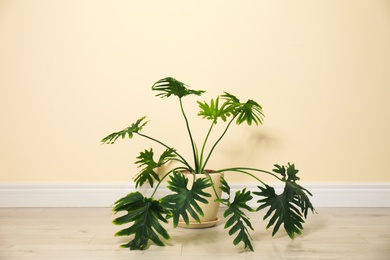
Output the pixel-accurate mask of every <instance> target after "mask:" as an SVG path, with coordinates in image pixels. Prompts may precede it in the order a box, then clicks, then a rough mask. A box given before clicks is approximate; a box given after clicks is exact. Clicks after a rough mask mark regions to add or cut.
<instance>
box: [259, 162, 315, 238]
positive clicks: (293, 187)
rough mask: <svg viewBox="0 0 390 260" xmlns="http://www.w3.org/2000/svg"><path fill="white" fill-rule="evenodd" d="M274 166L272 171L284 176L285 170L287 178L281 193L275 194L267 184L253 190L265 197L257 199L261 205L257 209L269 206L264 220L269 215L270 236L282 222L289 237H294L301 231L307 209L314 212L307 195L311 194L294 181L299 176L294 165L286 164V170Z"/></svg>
mask: <svg viewBox="0 0 390 260" xmlns="http://www.w3.org/2000/svg"><path fill="white" fill-rule="evenodd" d="M275 166H276V169H275V170H274V172H277V173H280V174H281V175H282V176H283V177H285V176H286V171H287V176H288V178H287V180H285V187H284V190H283V193H282V194H280V195H278V194H276V192H275V189H274V188H273V187H271V186H268V185H265V187H260V186H259V187H258V188H259V189H260V192H254V194H255V195H258V196H262V197H265V198H264V199H261V200H259V201H258V203H260V204H261V205H260V206H259V207H258V208H257V210H261V209H264V208H267V207H269V209H268V211H267V213H266V214H265V216H264V220H265V219H267V218H268V217H271V218H270V220H269V223H268V225H267V228H269V227H271V226H273V225H274V228H273V231H272V236H274V235H275V234H276V232H278V230H279V228H280V226H281V225H282V224H283V226H284V229H285V230H286V232H287V234H288V235H289V237H290V238H294V236H295V234H298V235H299V234H301V233H302V232H301V230H303V225H302V224H303V223H304V222H305V221H304V218H306V217H307V213H308V211H309V209H310V210H311V211H312V212H314V207H313V205H312V204H311V202H310V199H309V197H308V195H310V196H311V193H310V192H309V191H308V190H306V189H305V188H303V187H302V186H300V185H298V184H297V183H296V182H295V181H296V180H297V179H299V178H298V177H297V176H296V174H297V173H298V170H296V169H295V167H294V165H290V164H288V165H287V170H286V167H284V166H283V167H282V166H279V165H275Z"/></svg>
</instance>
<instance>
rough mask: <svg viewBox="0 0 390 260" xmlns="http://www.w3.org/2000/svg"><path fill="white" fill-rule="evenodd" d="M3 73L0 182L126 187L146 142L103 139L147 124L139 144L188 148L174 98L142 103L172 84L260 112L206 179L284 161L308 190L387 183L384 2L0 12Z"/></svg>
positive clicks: (119, 4)
mask: <svg viewBox="0 0 390 260" xmlns="http://www.w3.org/2000/svg"><path fill="white" fill-rule="evenodd" d="M0 75H1V76H0V124H1V127H0V138H1V143H0V182H1V183H9V182H16V183H36V182H64V183H67V182H80V183H90V182H93V183H96V182H105V183H112V182H128V181H131V177H132V175H133V174H134V173H135V172H136V171H137V169H136V168H135V166H134V165H133V164H132V163H133V162H134V160H135V156H136V155H138V152H139V151H140V150H141V149H144V148H149V147H150V145H151V143H149V142H145V141H144V140H142V139H139V138H137V139H134V140H132V141H128V140H126V141H123V142H119V143H118V144H115V145H113V146H101V145H100V143H99V141H100V139H101V138H102V137H104V136H105V135H106V134H109V133H111V132H113V131H116V130H120V129H122V128H124V127H126V126H128V125H129V124H130V123H132V122H134V121H135V120H136V119H137V118H139V117H141V116H143V115H149V118H150V120H151V122H150V123H149V125H148V126H147V127H146V128H145V133H151V134H155V136H156V137H162V139H163V140H165V141H166V142H167V143H170V144H172V145H173V146H175V147H176V148H178V149H181V147H188V140H187V137H186V135H185V134H184V133H181V132H180V131H181V130H182V127H183V126H184V125H183V124H182V120H181V118H180V120H179V121H178V122H175V121H170V120H171V117H168V116H167V117H165V114H166V113H168V112H172V113H173V114H174V115H175V116H176V115H178V110H177V102H176V100H173V101H171V100H169V99H158V98H155V97H154V94H153V93H152V92H151V91H150V86H151V85H152V84H153V83H154V82H155V81H156V80H158V79H160V78H162V77H166V76H173V77H176V78H177V79H179V80H181V81H184V82H186V83H188V84H190V85H191V86H192V87H193V88H196V89H205V90H207V91H208V93H206V95H205V96H204V97H203V99H207V100H208V99H209V98H211V97H213V96H214V95H215V94H218V93H221V92H222V91H228V92H232V93H233V94H236V95H237V96H239V97H241V98H242V99H243V100H244V99H247V98H253V99H255V100H258V101H259V102H260V103H261V104H262V106H263V108H264V112H265V114H266V120H265V124H264V126H262V127H258V128H255V127H254V128H247V127H243V128H235V129H234V130H233V131H231V132H230V133H229V134H228V136H227V137H226V139H225V142H224V143H222V145H221V146H220V147H219V149H218V152H219V154H218V155H217V156H216V157H215V158H214V160H213V161H212V163H211V165H210V167H226V166H234V165H236V166H237V165H243V166H255V167H262V168H264V169H271V168H272V165H273V164H274V163H287V162H289V161H291V162H295V163H296V166H297V168H299V169H300V170H301V172H300V174H301V178H302V181H304V182H335V183H337V182H390V174H389V170H388V162H389V159H390V148H389V147H390V138H389V133H390V101H389V100H390V1H387V0H383V1H379V0H365V1H358V0H342V1H339V0H331V1H312V0H304V1H260V0H253V1H226V0H223V1H222V0H220V1H210V0H207V1H206V0H205V1H181V0H175V1H167V0H166V1H130V0H129V1H95V0H94V1H92V0H90V1H76V0H74V1H65V0H64V1H55V0H35V1H27V0H16V1H15V0H8V1H7V0H0ZM185 101H187V100H185ZM188 101H194V99H189V100H188ZM187 109H188V113H189V114H191V115H194V114H195V113H196V111H197V110H196V107H195V106H192V107H191V106H190V103H187ZM165 111H167V112H165ZM194 119H195V118H193V117H192V120H194ZM192 122H193V123H192V126H193V127H194V129H195V130H194V132H195V133H196V135H197V136H201V134H202V133H204V131H205V130H204V129H203V128H201V127H200V125H198V124H197V123H196V121H192ZM231 144H232V145H231ZM145 145H146V146H145ZM239 145H244V147H242V146H239ZM184 153H185V154H186V153H187V152H184ZM229 178H231V180H233V181H237V182H240V181H248V180H247V179H245V178H240V177H232V176H230V177H229Z"/></svg>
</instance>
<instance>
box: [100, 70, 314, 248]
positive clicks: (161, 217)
mask: <svg viewBox="0 0 390 260" xmlns="http://www.w3.org/2000/svg"><path fill="white" fill-rule="evenodd" d="M152 90H153V91H156V92H157V95H156V96H159V97H162V98H164V97H170V96H175V97H177V98H178V101H179V106H180V111H181V114H182V116H183V118H184V122H185V125H186V131H187V132H188V135H189V140H190V144H191V150H192V156H193V158H192V164H191V163H190V162H189V161H188V160H187V159H185V158H184V157H183V156H182V155H181V154H180V153H179V152H178V151H177V150H176V149H175V148H173V147H172V146H170V145H167V144H165V143H163V142H162V141H160V140H158V139H156V138H154V137H152V136H150V135H147V134H144V133H143V131H142V130H143V128H144V126H145V125H146V124H147V122H148V121H146V116H143V117H141V118H139V119H138V120H136V122H135V123H133V124H131V125H130V126H129V127H127V128H125V129H123V130H121V131H119V132H114V133H112V134H110V135H108V136H106V137H104V138H103V139H102V140H101V142H102V143H103V144H113V143H115V141H116V140H117V139H118V138H122V139H123V138H126V137H128V138H130V139H131V138H133V137H134V136H140V137H143V138H146V139H149V140H151V141H153V142H155V143H157V144H159V145H160V146H162V147H163V148H164V149H165V150H164V151H163V153H162V154H161V155H160V156H159V157H158V159H157V160H156V159H155V154H154V151H153V149H152V148H150V149H149V150H144V151H142V152H140V154H139V156H138V157H137V161H136V162H135V163H136V164H137V165H138V167H139V168H141V170H140V171H139V172H138V173H137V174H136V176H135V185H136V188H138V187H140V186H143V185H145V184H146V185H149V186H150V187H151V188H152V189H153V193H152V195H151V196H144V195H143V194H141V193H140V192H139V191H135V192H131V193H129V194H128V195H126V196H125V197H123V198H121V199H119V200H118V201H116V202H115V204H114V207H113V211H114V212H115V213H118V212H124V213H125V214H124V215H122V216H121V217H117V218H116V219H115V220H114V221H113V223H114V224H117V225H123V224H130V226H129V227H128V228H125V229H122V230H120V231H119V232H117V233H116V235H117V236H131V237H132V239H131V240H130V242H129V243H127V244H124V245H122V247H126V248H129V249H131V250H136V249H146V248H148V246H149V245H150V242H153V243H154V244H156V245H159V246H164V242H163V239H165V240H167V239H169V238H170V236H169V234H168V232H167V230H166V229H165V228H164V225H163V223H168V222H169V219H170V218H172V220H173V221H172V222H173V227H174V228H175V227H177V226H178V223H179V218H182V219H183V220H184V222H185V223H186V224H187V225H189V217H192V218H193V219H195V220H196V221H197V222H201V221H200V218H199V216H203V211H202V209H201V207H200V206H199V205H200V204H201V203H207V201H206V198H207V197H210V196H211V195H210V194H209V193H207V192H205V188H208V187H211V186H212V185H213V183H212V180H211V178H210V177H209V175H208V171H206V166H207V163H208V162H209V160H210V157H211V155H212V154H213V152H214V151H215V148H216V146H217V145H218V144H219V143H220V141H221V140H222V139H223V137H224V136H225V134H226V132H227V131H228V129H229V128H230V127H231V125H232V124H233V122H235V123H236V124H237V125H241V124H243V123H247V124H248V125H252V124H255V125H260V124H262V123H263V117H264V114H263V110H262V107H261V106H260V105H259V104H258V103H257V102H256V101H254V100H248V101H246V102H241V101H240V100H239V99H238V98H237V97H236V96H234V95H232V94H230V93H227V92H224V93H223V94H222V95H219V96H217V97H216V98H215V99H211V100H210V101H209V102H204V101H203V102H200V101H197V103H198V106H199V108H200V111H199V113H198V115H199V116H200V117H202V118H204V119H207V120H210V121H211V123H210V127H209V129H208V131H207V133H206V135H205V138H204V140H203V143H202V145H201V146H200V149H199V148H198V146H197V145H196V142H195V140H194V138H193V135H192V132H191V128H190V123H189V119H188V117H187V115H186V113H185V109H184V106H183V98H184V97H186V96H189V95H196V96H200V95H202V94H203V93H204V92H205V91H203V90H193V89H190V87H189V86H188V85H186V84H184V83H183V82H180V81H178V80H176V79H174V78H171V77H168V78H163V79H161V80H159V81H157V82H156V83H155V84H154V85H153V86H152ZM220 121H223V122H224V123H225V126H224V129H223V130H222V131H221V133H220V135H219V138H217V139H216V141H214V143H212V145H210V147H211V148H210V149H209V150H208V151H206V145H207V143H208V142H209V141H210V140H209V139H210V134H211V132H212V131H213V129H214V126H215V125H216V124H217V122H220ZM169 162H175V163H176V164H175V165H178V166H175V167H172V169H169V170H167V171H166V172H165V173H164V174H161V175H159V174H158V172H157V169H158V168H160V167H162V166H164V165H166V164H167V163H169ZM274 166H275V169H273V171H272V172H270V171H265V170H261V169H256V168H249V167H234V168H225V169H218V170H213V172H215V173H221V172H224V173H228V172H236V173H240V174H246V175H249V176H251V177H253V178H254V179H255V180H257V181H258V182H259V186H258V191H250V190H247V189H246V188H244V189H242V190H239V191H237V192H236V193H235V194H231V189H230V187H229V185H228V183H227V181H226V180H225V179H224V178H223V177H221V178H222V179H221V183H222V186H221V187H220V189H221V190H222V191H223V193H224V194H226V196H225V197H223V196H221V197H218V196H217V200H216V201H217V202H220V203H222V204H223V205H224V206H225V208H226V209H225V211H224V214H223V215H224V217H225V218H228V219H227V221H226V223H225V226H224V227H225V229H229V232H228V233H229V235H231V236H232V235H235V239H234V240H233V244H234V245H237V244H239V243H240V242H242V243H243V245H244V248H246V249H249V250H252V251H253V250H254V249H253V245H252V238H251V235H250V231H251V230H253V227H252V224H251V222H250V219H249V218H248V216H247V215H246V212H257V211H260V210H261V209H266V208H268V211H267V212H266V214H265V216H264V220H266V219H268V218H269V222H268V225H267V228H269V227H271V226H273V232H272V235H275V233H276V232H277V231H278V230H279V228H280V226H281V225H282V224H283V227H284V229H285V230H286V232H287V234H288V235H289V236H290V237H291V238H294V236H295V235H296V234H301V230H302V229H303V225H302V224H303V223H304V218H306V217H307V213H308V211H309V210H311V211H312V212H315V211H314V207H313V205H312V203H311V202H310V199H309V196H312V194H311V193H310V192H309V191H308V190H307V189H305V188H303V187H302V186H300V185H299V184H297V181H298V180H299V177H297V173H298V170H297V169H295V166H294V164H290V163H288V164H287V165H285V166H281V165H278V164H275V165H274ZM183 171H189V172H190V173H192V174H194V175H195V174H202V173H205V174H206V175H207V176H208V178H207V177H206V178H194V180H193V184H192V186H191V188H187V184H188V181H189V180H188V178H187V177H186V176H185V175H184V174H183ZM256 172H258V173H264V174H268V175H272V176H273V177H275V178H276V179H278V180H279V181H281V182H282V183H284V185H285V187H284V190H283V192H282V193H281V194H279V195H278V194H277V193H276V192H275V189H274V188H273V187H271V186H269V185H267V184H266V183H264V182H263V181H262V180H261V179H260V178H258V177H257V176H256V174H255V173H256ZM168 177H169V179H168V181H167V182H168V189H170V190H171V191H172V194H170V195H167V196H165V197H163V198H159V199H157V198H155V194H156V191H157V190H158V188H159V186H160V184H161V183H162V182H163V181H164V179H166V178H168ZM156 183H157V185H156V186H155V184H156ZM217 188H218V187H217ZM214 191H216V190H215V188H214ZM253 195H254V196H258V200H257V203H258V205H259V206H258V207H257V208H256V209H254V208H252V207H251V206H249V204H248V203H249V202H250V201H251V200H252V199H253Z"/></svg>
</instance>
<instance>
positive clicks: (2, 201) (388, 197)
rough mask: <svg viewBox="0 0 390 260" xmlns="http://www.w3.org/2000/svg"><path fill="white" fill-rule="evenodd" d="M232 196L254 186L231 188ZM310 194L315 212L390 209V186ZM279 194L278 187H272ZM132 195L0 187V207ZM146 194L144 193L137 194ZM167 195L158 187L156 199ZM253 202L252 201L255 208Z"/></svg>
mask: <svg viewBox="0 0 390 260" xmlns="http://www.w3.org/2000/svg"><path fill="white" fill-rule="evenodd" d="M230 186H231V189H232V192H235V191H236V190H239V189H242V188H244V187H246V188H247V189H248V190H257V186H256V185H254V184H244V183H241V184H232V185H230ZM302 186H304V187H305V188H307V189H308V190H309V191H310V192H311V193H312V194H313V197H311V201H312V203H313V205H314V207H315V208H320V207H390V183H385V184H383V183H382V184H302ZM275 188H276V190H279V191H280V190H281V189H282V186H275ZM132 191H135V187H134V185H133V184H0V207H111V206H112V205H113V203H114V202H115V201H116V200H117V199H119V198H120V197H122V196H124V195H126V194H127V193H130V192H132ZM141 192H143V193H147V191H146V190H141ZM169 193H170V191H169V190H168V189H167V188H166V187H165V186H163V187H160V189H159V192H158V193H157V194H158V196H160V197H162V196H165V195H167V194H169ZM255 201H256V199H254V200H253V205H252V206H254V205H255Z"/></svg>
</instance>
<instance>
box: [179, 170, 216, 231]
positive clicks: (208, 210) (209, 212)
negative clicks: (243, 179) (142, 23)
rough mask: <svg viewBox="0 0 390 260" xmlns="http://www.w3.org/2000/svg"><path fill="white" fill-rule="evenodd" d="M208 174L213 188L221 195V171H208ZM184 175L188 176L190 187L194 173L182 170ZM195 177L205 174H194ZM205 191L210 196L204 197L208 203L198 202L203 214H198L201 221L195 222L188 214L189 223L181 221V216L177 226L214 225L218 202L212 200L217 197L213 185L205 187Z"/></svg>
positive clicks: (196, 226) (189, 186)
mask: <svg viewBox="0 0 390 260" xmlns="http://www.w3.org/2000/svg"><path fill="white" fill-rule="evenodd" d="M208 172H210V173H209V176H210V177H211V179H212V181H213V183H214V187H215V190H216V191H217V194H218V197H221V195H222V190H221V189H220V188H219V187H221V186H222V183H221V177H223V173H212V171H208ZM184 174H185V176H186V177H187V178H188V186H187V188H188V189H191V187H192V183H193V179H194V175H193V174H190V173H188V172H184ZM195 178H197V179H198V178H207V175H206V174H196V175H195ZM204 191H205V192H207V193H209V194H211V197H209V198H206V199H207V201H208V204H204V203H198V204H199V206H200V207H201V208H202V210H203V213H204V216H199V218H200V221H201V223H199V222H197V221H196V220H195V219H193V218H192V217H191V216H189V220H190V225H189V226H187V225H186V223H185V222H184V221H183V219H182V218H180V219H179V227H184V228H207V227H212V226H215V225H216V224H217V222H218V220H219V219H218V209H219V204H220V203H219V202H215V201H214V200H215V199H217V196H216V195H215V192H214V189H213V187H209V188H206V189H205V190H204Z"/></svg>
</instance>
